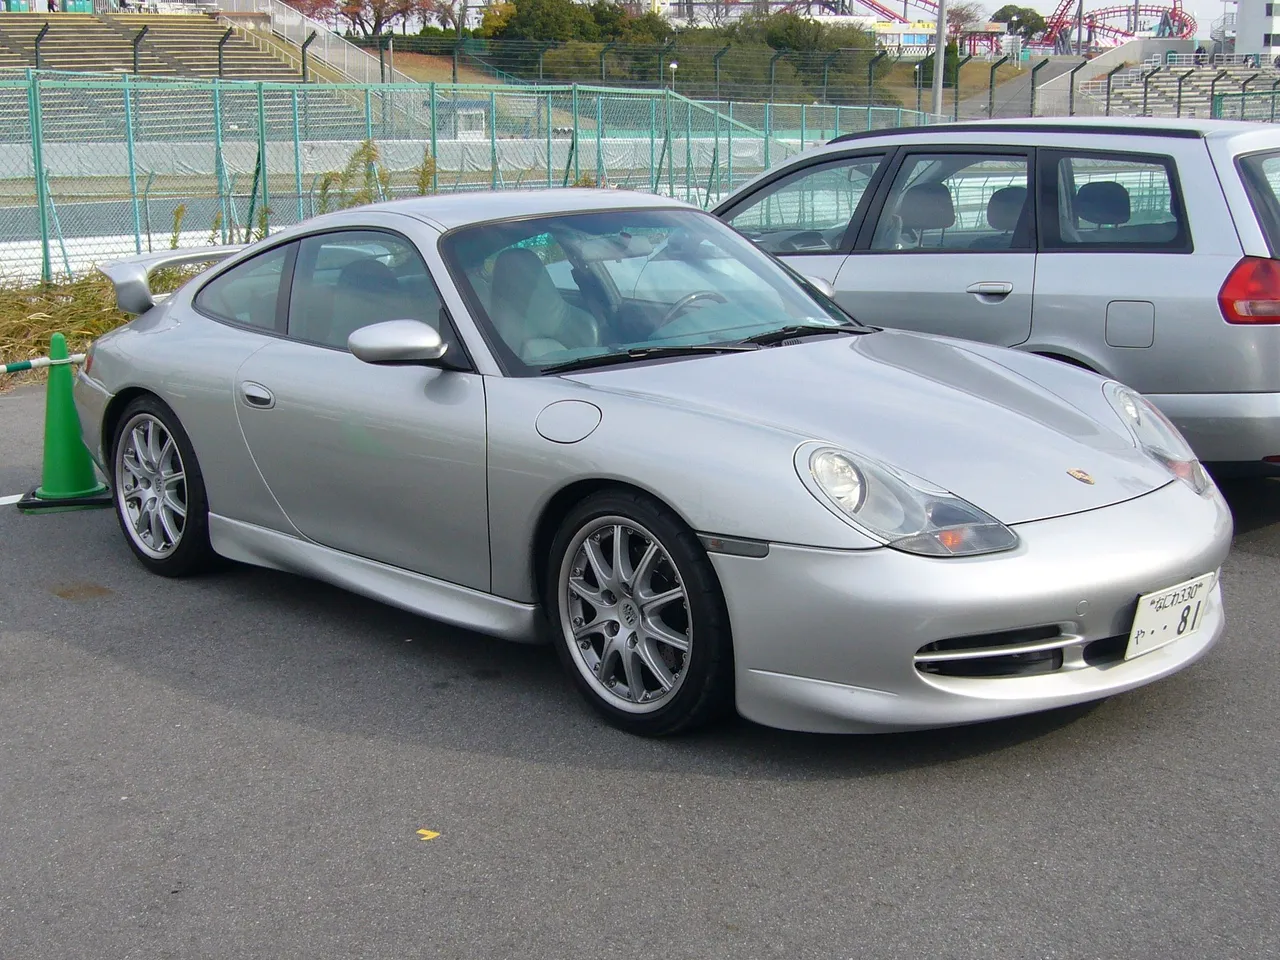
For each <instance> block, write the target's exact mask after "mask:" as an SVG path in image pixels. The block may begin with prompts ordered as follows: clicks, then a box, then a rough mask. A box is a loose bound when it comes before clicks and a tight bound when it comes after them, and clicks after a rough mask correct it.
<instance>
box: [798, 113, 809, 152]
mask: <svg viewBox="0 0 1280 960" xmlns="http://www.w3.org/2000/svg"><path fill="white" fill-rule="evenodd" d="M806 109H807V107H806V105H805V104H803V103H802V104H800V149H801V150H804V149H805V143H804V139H805V137H804V135H805V128H806V126H807V125H808V124H807V123H806V122H805V121H806V119H807V118H806V114H805V110H806Z"/></svg>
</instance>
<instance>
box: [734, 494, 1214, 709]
mask: <svg viewBox="0 0 1280 960" xmlns="http://www.w3.org/2000/svg"><path fill="white" fill-rule="evenodd" d="M1016 529H1017V532H1018V536H1019V538H1020V540H1021V543H1020V545H1019V546H1018V547H1017V548H1016V549H1015V550H1012V551H1009V552H1008V553H1002V554H995V555H992V556H988V557H975V558H952V559H942V560H939V559H929V558H923V557H915V556H909V555H907V554H904V553H900V552H898V551H895V550H890V549H877V550H865V551H835V550H821V549H814V548H808V547H797V546H787V545H780V544H773V545H772V546H771V547H770V550H769V554H768V556H767V557H764V558H761V559H753V558H748V557H739V556H730V555H727V554H713V555H712V557H711V559H712V563H713V564H714V566H715V568H716V572H717V574H718V575H719V578H720V582H721V585H722V587H723V589H724V594H725V599H726V601H727V603H728V608H729V616H730V620H731V623H732V627H733V636H734V658H735V671H736V682H737V707H738V712H739V713H741V714H742V715H743V716H744V717H747V718H748V719H750V720H755V721H757V722H759V723H763V724H766V725H768V726H773V727H781V728H783V729H790V730H806V731H812V732H826V733H863V732H875V731H889V730H908V729H916V728H926V727H939V726H950V725H954V724H962V723H971V722H975V721H980V720H990V719H995V718H998V717H1006V716H1012V715H1016V714H1023V713H1030V712H1034V711H1038V710H1047V709H1051V708H1054V707H1062V706H1067V705H1070V704H1075V703H1082V702H1086V701H1090V700H1096V699H1100V698H1103V697H1107V696H1110V695H1112V694H1115V693H1120V692H1122V691H1125V690H1130V689H1133V688H1134V687H1138V686H1141V685H1143V684H1146V683H1149V682H1151V681H1153V680H1156V679H1159V678H1160V677H1164V676H1167V675H1169V674H1171V673H1174V672H1176V671H1177V670H1180V669H1182V668H1183V667H1185V666H1187V665H1188V664H1190V663H1192V662H1193V661H1195V660H1196V659H1198V658H1199V657H1200V656H1201V655H1202V654H1204V653H1205V651H1207V650H1208V649H1209V648H1210V647H1211V646H1212V645H1213V644H1214V643H1215V642H1216V641H1217V640H1218V638H1219V637H1220V636H1221V634H1222V630H1223V626H1224V622H1225V620H1224V616H1223V610H1222V593H1221V589H1220V587H1219V584H1218V582H1217V580H1216V579H1215V581H1214V583H1213V586H1212V591H1211V593H1210V595H1209V608H1208V610H1207V612H1206V613H1205V615H1204V618H1203V620H1202V623H1201V626H1200V629H1199V630H1197V631H1196V632H1195V633H1194V634H1191V635H1189V636H1188V637H1186V638H1184V639H1182V640H1179V641H1175V642H1174V643H1171V644H1169V645H1168V646H1165V647H1162V648H1160V649H1158V650H1154V651H1152V652H1150V653H1147V654H1145V655H1143V656H1140V657H1136V658H1135V659H1133V660H1128V661H1125V660H1122V659H1119V660H1115V661H1114V662H1108V663H1105V664H1102V665H1089V664H1087V663H1086V662H1084V661H1083V660H1082V659H1081V658H1080V657H1079V656H1076V657H1074V658H1071V657H1068V658H1067V660H1066V661H1065V662H1064V663H1063V665H1062V667H1060V668H1058V669H1054V670H1052V672H1047V673H1041V674H1038V675H1034V676H1008V677H957V676H937V675H932V674H927V673H923V672H921V671H920V670H918V669H917V667H916V664H915V660H914V658H915V655H916V653H917V652H918V651H919V650H920V648H921V647H923V646H925V645H926V644H930V643H933V642H935V641H941V640H949V639H952V638H957V637H972V636H976V635H985V634H992V633H1000V632H1004V631H1011V630H1020V629H1024V628H1034V627H1043V626H1046V625H1052V626H1056V627H1058V628H1059V629H1060V630H1061V632H1062V633H1063V634H1066V635H1073V636H1076V637H1079V638H1080V640H1081V643H1082V644H1083V643H1088V642H1092V641H1097V640H1105V639H1107V638H1116V637H1121V636H1127V635H1128V633H1129V630H1130V627H1131V626H1132V623H1133V617H1134V612H1135V610H1136V606H1137V599H1138V597H1139V596H1140V595H1141V594H1144V593H1148V592H1151V591H1153V590H1158V589H1160V588H1162V587H1165V586H1170V585H1173V584H1176V583H1179V582H1181V581H1183V580H1187V579H1190V578H1192V577H1195V576H1199V575H1201V574H1206V573H1212V572H1214V571H1216V570H1218V569H1219V567H1220V566H1221V564H1222V562H1223V560H1224V559H1225V558H1226V556H1227V551H1228V549H1229V547H1230V542H1231V534H1232V521H1231V514H1230V511H1229V510H1228V508H1227V505H1226V503H1225V502H1224V501H1223V500H1222V497H1221V496H1220V495H1219V494H1218V492H1217V491H1216V490H1215V491H1214V492H1213V493H1212V495H1210V496H1207V497H1200V496H1197V495H1196V494H1195V493H1194V492H1193V491H1192V490H1190V489H1189V488H1188V487H1187V486H1186V485H1185V484H1183V483H1179V482H1174V483H1170V484H1168V485H1167V486H1165V487H1162V488H1161V489H1159V490H1157V491H1154V492H1152V493H1149V494H1146V495H1145V496H1142V497H1138V498H1137V499H1135V500H1130V501H1128V502H1126V503H1122V504H1117V505H1114V506H1110V507H1104V508H1101V509H1098V510H1092V511H1089V512H1087V513H1082V514H1075V515H1072V516H1067V517H1059V518H1056V519H1052V520H1041V521H1037V522H1034V523H1026V524H1021V525H1019V526H1018V527H1017V528H1016Z"/></svg>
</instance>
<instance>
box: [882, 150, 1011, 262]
mask: <svg viewBox="0 0 1280 960" xmlns="http://www.w3.org/2000/svg"><path fill="white" fill-rule="evenodd" d="M1028 196H1029V194H1028V192H1027V158H1026V157H1018V156H996V155H992V154H974V153H958V154H940V153H929V154H912V155H910V156H908V157H907V158H906V159H905V160H904V161H903V163H902V166H901V167H900V168H899V169H898V174H897V176H896V177H895V178H894V182H893V188H892V189H891V190H890V191H889V196H888V197H887V198H886V200H885V203H884V209H883V210H882V211H881V212H880V219H879V220H878V221H877V223H876V229H875V233H874V234H873V235H872V238H871V249H872V250H876V251H890V250H894V251H909V250H927V251H931V252H936V251H939V250H1030V249H1032V235H1031V211H1030V209H1029V204H1028V202H1027V198H1028Z"/></svg>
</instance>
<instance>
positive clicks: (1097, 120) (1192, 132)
mask: <svg viewBox="0 0 1280 960" xmlns="http://www.w3.org/2000/svg"><path fill="white" fill-rule="evenodd" d="M1262 130H1270V131H1272V132H1276V131H1277V128H1276V126H1275V125H1274V124H1270V123H1252V122H1249V121H1245V120H1205V119H1190V118H1189V119H1172V118H1162V117H1034V118H1032V117H1024V118H1022V119H1007V120H966V121H961V122H958V123H935V124H928V125H925V126H916V127H893V128H891V129H885V130H868V131H865V132H859V133H847V134H844V135H843V136H839V137H836V138H835V139H833V140H829V141H827V142H828V144H836V143H849V142H851V141H856V140H873V139H879V138H885V137H909V136H925V135H928V134H937V133H959V134H965V133H1069V134H1080V135H1082V136H1090V135H1094V136H1117V135H1120V136H1124V135H1128V136H1137V137H1175V138H1193V139H1219V138H1229V137H1234V136H1238V135H1240V134H1246V133H1258V132H1259V131H1262Z"/></svg>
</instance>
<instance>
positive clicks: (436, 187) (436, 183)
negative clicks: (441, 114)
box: [427, 80, 551, 193]
mask: <svg viewBox="0 0 1280 960" xmlns="http://www.w3.org/2000/svg"><path fill="white" fill-rule="evenodd" d="M427 98H428V101H429V102H430V104H431V159H432V161H433V163H434V166H433V168H432V170H431V192H432V193H439V192H440V160H439V159H438V154H437V153H436V83H435V81H434V80H432V81H431V92H430V93H429V94H428V95H427ZM547 122H548V123H550V122H551V121H550V119H548V121H547ZM549 162H550V161H548V163H549ZM548 169H550V168H549V167H548ZM547 186H551V183H550V182H549V181H548V183H547Z"/></svg>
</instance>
